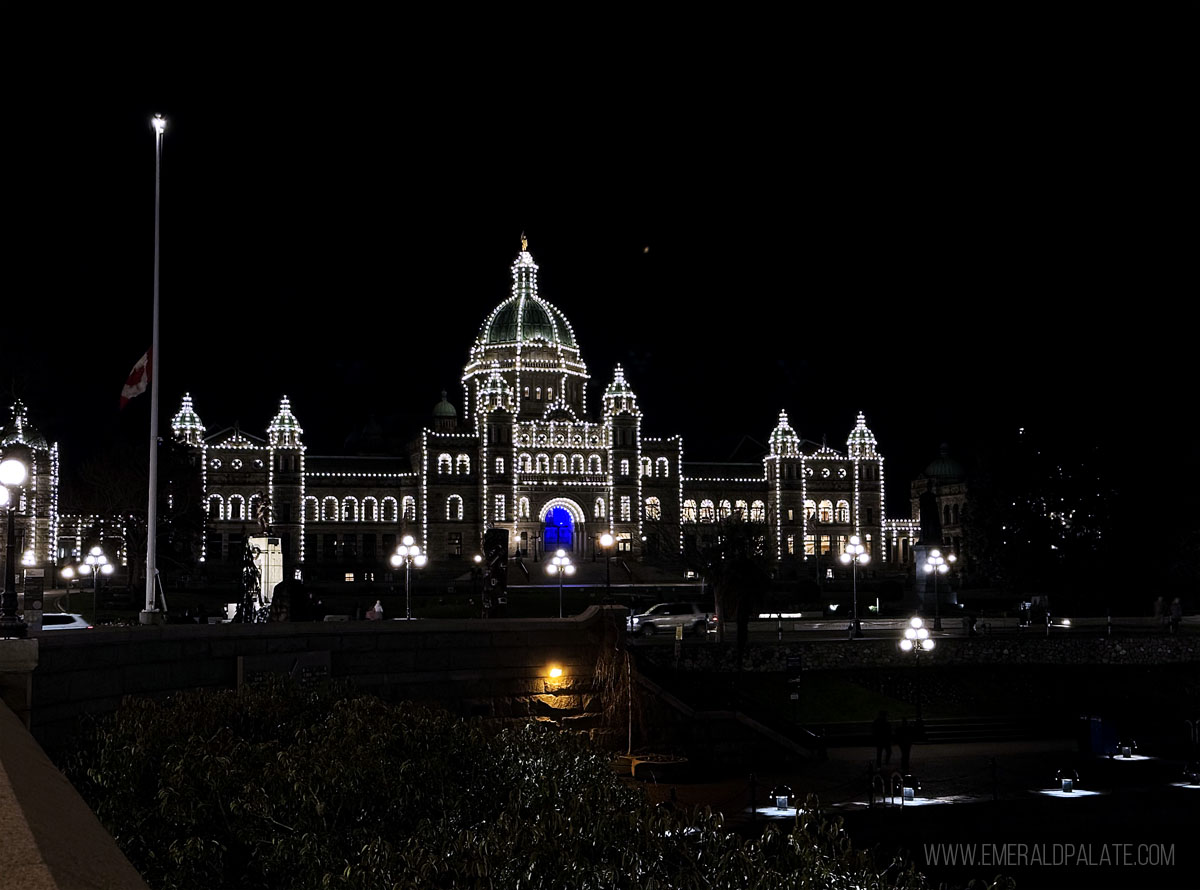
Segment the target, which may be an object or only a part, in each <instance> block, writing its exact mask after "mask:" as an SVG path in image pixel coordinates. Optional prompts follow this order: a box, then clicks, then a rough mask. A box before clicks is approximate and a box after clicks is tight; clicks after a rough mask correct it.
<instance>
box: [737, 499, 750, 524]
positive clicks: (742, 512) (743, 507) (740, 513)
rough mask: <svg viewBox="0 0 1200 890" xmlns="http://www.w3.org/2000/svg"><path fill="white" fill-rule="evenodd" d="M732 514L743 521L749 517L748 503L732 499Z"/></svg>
mask: <svg viewBox="0 0 1200 890" xmlns="http://www.w3.org/2000/svg"><path fill="white" fill-rule="evenodd" d="M733 515H735V516H736V517H737V518H738V519H740V520H742V522H745V521H746V520H748V519H749V518H750V505H749V504H747V503H746V502H745V501H734V502H733Z"/></svg>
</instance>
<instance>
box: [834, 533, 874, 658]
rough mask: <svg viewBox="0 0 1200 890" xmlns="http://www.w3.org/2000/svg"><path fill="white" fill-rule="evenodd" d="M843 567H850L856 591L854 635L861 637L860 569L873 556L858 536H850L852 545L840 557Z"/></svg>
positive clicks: (852, 582)
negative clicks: (859, 617) (859, 614)
mask: <svg viewBox="0 0 1200 890" xmlns="http://www.w3.org/2000/svg"><path fill="white" fill-rule="evenodd" d="M838 558H839V559H840V560H841V561H842V564H843V565H849V566H850V567H851V569H850V578H851V584H852V585H853V591H854V635H855V636H856V637H861V636H862V635H863V632H862V624H861V623H859V620H858V567H859V566H865V565H866V564H867V563H869V562H870V561H871V554H870V553H868V552H867V548H866V547H865V546H863V542H862V540H861V539H860V538H859V537H858V535H851V536H850V543H849V544H847V545H846V549H845V550H843V551H842V555H841V556H840V557H838Z"/></svg>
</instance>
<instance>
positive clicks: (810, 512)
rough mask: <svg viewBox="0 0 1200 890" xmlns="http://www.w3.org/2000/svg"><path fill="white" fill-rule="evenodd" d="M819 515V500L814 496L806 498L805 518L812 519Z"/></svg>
mask: <svg viewBox="0 0 1200 890" xmlns="http://www.w3.org/2000/svg"><path fill="white" fill-rule="evenodd" d="M816 515H817V502H816V501H814V500H813V499H812V498H805V499H804V518H805V519H812V518H813V517H814V516H816Z"/></svg>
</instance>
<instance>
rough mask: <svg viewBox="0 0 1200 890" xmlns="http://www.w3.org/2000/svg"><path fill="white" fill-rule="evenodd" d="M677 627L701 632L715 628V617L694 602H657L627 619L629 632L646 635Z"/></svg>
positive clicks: (668, 630) (670, 631)
mask: <svg viewBox="0 0 1200 890" xmlns="http://www.w3.org/2000/svg"><path fill="white" fill-rule="evenodd" d="M677 627H683V628H686V629H688V630H690V631H691V632H692V633H694V634H701V633H704V632H706V631H708V630H713V629H715V628H716V618H715V616H714V615H713V614H712V613H711V612H706V611H704V610H703V609H701V608H700V606H699V605H697V604H696V603H659V604H658V605H655V606H651V607H650V608H649V609H647V610H646V611H645V612H642V613H641V614H640V615H633V616H631V617H630V619H629V630H630V631H631V632H633V633H642V634H646V635H647V636H650V635H652V634H656V633H674V632H675V628H677Z"/></svg>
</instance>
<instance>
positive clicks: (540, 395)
mask: <svg viewBox="0 0 1200 890" xmlns="http://www.w3.org/2000/svg"><path fill="white" fill-rule="evenodd" d="M537 400H538V401H539V402H540V401H541V400H542V388H541V387H540V386H539V387H538V388H537Z"/></svg>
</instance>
